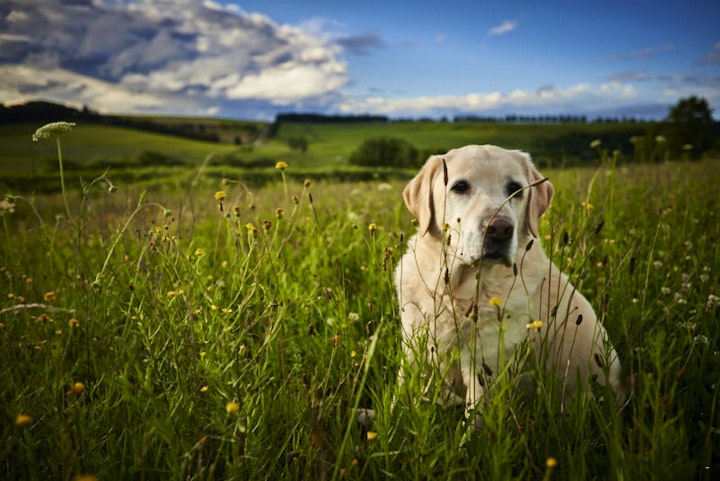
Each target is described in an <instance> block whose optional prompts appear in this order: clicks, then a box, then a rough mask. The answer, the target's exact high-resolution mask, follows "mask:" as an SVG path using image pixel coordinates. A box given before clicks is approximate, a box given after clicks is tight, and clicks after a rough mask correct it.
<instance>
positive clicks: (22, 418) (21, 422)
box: [15, 414, 32, 428]
mask: <svg viewBox="0 0 720 481" xmlns="http://www.w3.org/2000/svg"><path fill="white" fill-rule="evenodd" d="M31 422H32V416H28V415H27V414H18V416H17V417H16V418H15V426H17V427H19V428H21V427H23V426H27V425H28V424H30V423H31Z"/></svg>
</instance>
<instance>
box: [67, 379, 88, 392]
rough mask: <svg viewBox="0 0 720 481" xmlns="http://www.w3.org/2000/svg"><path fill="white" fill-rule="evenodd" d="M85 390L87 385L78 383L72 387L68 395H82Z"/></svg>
mask: <svg viewBox="0 0 720 481" xmlns="http://www.w3.org/2000/svg"><path fill="white" fill-rule="evenodd" d="M84 390H85V384H83V383H81V382H80V381H78V382H76V383H74V384H73V385H72V387H71V388H70V391H69V392H68V394H82V393H83V391H84Z"/></svg>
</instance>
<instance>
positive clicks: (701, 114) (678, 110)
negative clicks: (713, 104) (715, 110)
mask: <svg viewBox="0 0 720 481" xmlns="http://www.w3.org/2000/svg"><path fill="white" fill-rule="evenodd" d="M667 121H668V122H670V123H673V124H692V125H709V124H712V122H713V118H712V109H711V108H710V104H708V101H707V100H706V99H704V98H700V97H696V96H694V95H693V96H692V97H687V98H682V99H680V100H679V101H678V103H677V104H675V105H674V106H673V107H671V108H670V113H669V114H668V117H667Z"/></svg>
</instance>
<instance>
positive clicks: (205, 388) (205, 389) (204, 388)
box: [200, 386, 210, 392]
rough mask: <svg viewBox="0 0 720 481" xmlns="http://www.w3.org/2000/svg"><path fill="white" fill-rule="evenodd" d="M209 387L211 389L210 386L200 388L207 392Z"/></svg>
mask: <svg viewBox="0 0 720 481" xmlns="http://www.w3.org/2000/svg"><path fill="white" fill-rule="evenodd" d="M208 389H210V388H209V387H208V386H203V387H201V388H200V392H207V391H208Z"/></svg>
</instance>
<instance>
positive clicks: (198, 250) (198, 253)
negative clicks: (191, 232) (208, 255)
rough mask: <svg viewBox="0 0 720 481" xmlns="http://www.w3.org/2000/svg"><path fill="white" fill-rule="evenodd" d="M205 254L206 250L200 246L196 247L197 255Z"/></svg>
mask: <svg viewBox="0 0 720 481" xmlns="http://www.w3.org/2000/svg"><path fill="white" fill-rule="evenodd" d="M203 254H205V251H204V250H202V249H200V248H197V249H195V257H200V256H201V255H203Z"/></svg>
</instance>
